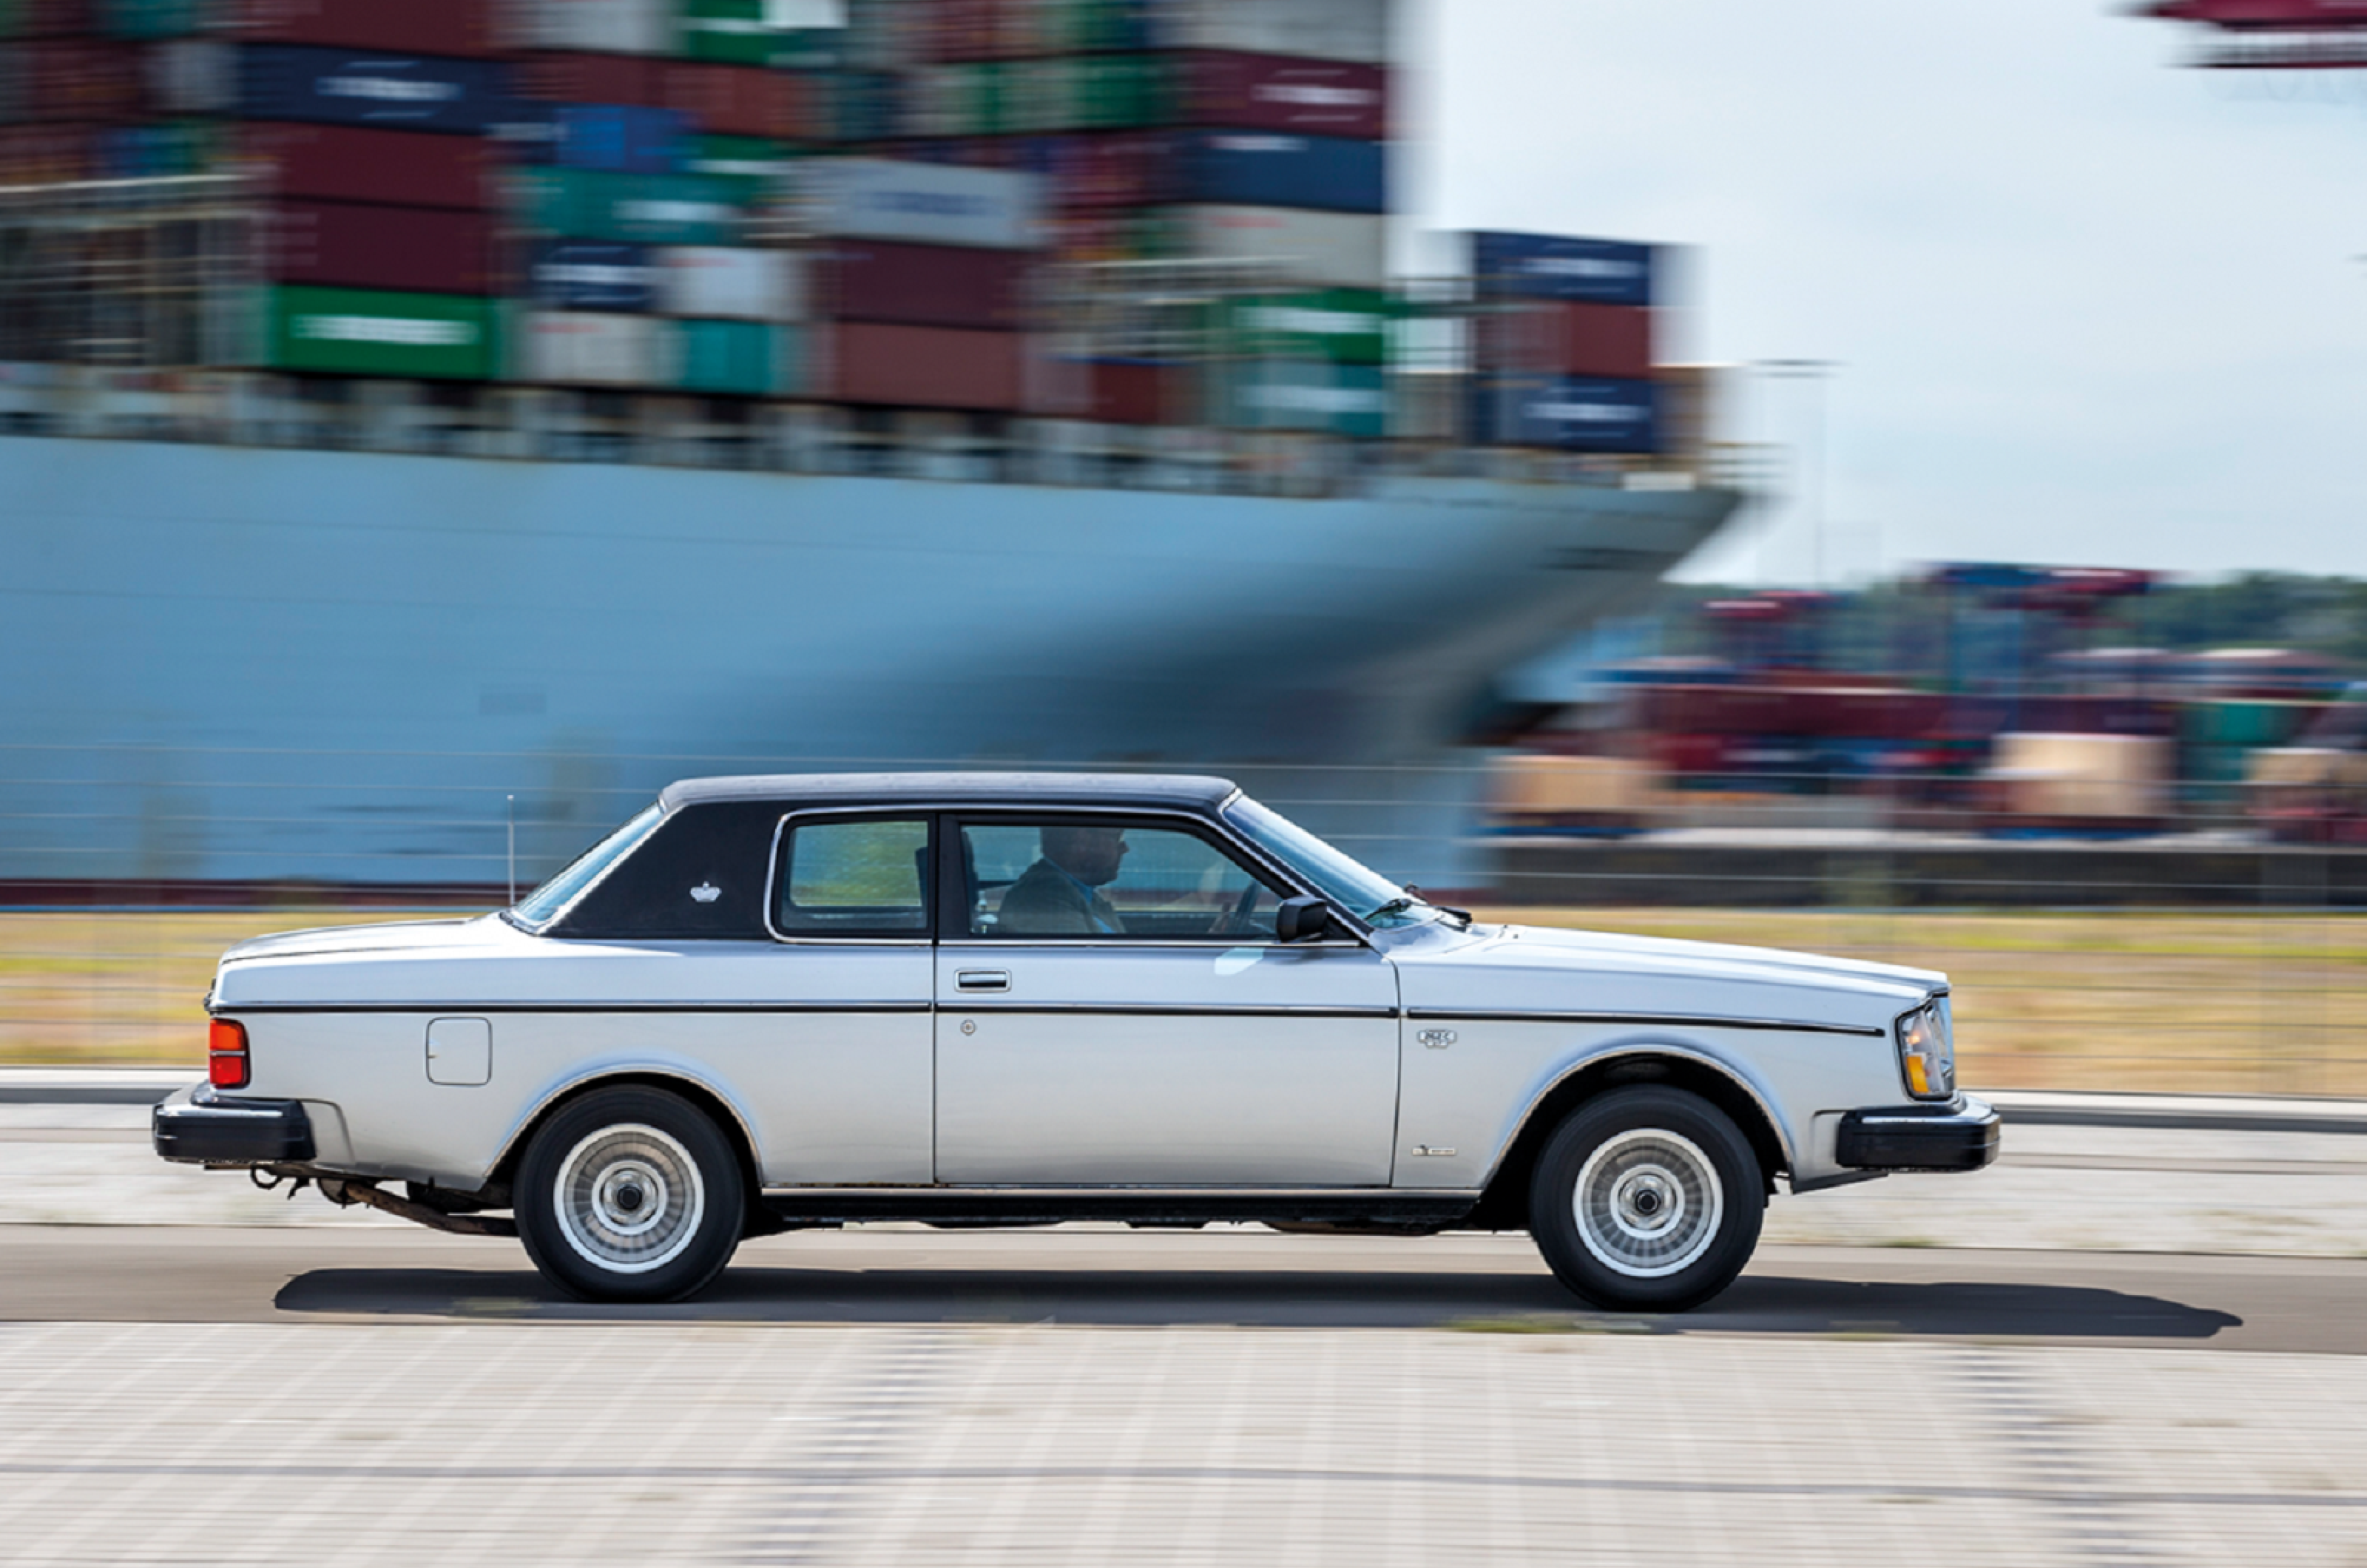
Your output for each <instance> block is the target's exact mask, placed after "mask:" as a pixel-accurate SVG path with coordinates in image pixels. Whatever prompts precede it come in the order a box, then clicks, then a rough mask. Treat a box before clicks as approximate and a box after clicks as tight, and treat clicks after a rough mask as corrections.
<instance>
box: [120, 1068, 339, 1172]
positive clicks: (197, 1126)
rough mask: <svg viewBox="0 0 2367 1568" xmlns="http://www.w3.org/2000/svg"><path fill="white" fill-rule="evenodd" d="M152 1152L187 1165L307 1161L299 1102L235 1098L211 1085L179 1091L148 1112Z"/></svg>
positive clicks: (306, 1129) (307, 1130)
mask: <svg viewBox="0 0 2367 1568" xmlns="http://www.w3.org/2000/svg"><path fill="white" fill-rule="evenodd" d="M148 1131H149V1136H150V1138H151V1140H152V1141H153V1143H154V1144H155V1145H156V1153H157V1154H158V1155H160V1156H163V1157H164V1158H165V1159H169V1160H180V1161H184V1162H186V1163H187V1164H191V1165H279V1164H294V1163H300V1162H302V1161H305V1160H309V1159H311V1157H312V1154H313V1149H312V1122H311V1118H309V1117H307V1116H306V1115H305V1114H304V1106H303V1103H302V1101H300V1100H236V1099H232V1098H231V1097H230V1096H227V1095H222V1094H217V1093H216V1092H215V1091H214V1089H213V1087H212V1086H211V1085H210V1084H198V1085H197V1086H195V1087H194V1088H190V1089H182V1090H181V1091H180V1092H178V1093H177V1094H175V1095H174V1096H173V1097H172V1098H171V1099H170V1100H165V1101H164V1103H163V1104H161V1105H159V1106H157V1107H156V1109H155V1110H154V1111H151V1112H149V1116H148Z"/></svg>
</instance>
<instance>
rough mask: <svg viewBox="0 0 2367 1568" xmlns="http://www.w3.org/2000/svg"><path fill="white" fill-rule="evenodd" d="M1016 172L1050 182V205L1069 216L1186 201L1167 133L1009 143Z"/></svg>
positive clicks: (1102, 133) (1100, 133)
mask: <svg viewBox="0 0 2367 1568" xmlns="http://www.w3.org/2000/svg"><path fill="white" fill-rule="evenodd" d="M1007 145H1009V146H1010V148H1011V149H1012V153H1013V156H1014V160H1015V162H1014V167H1017V168H1021V169H1024V170H1025V171H1027V172H1028V173H1030V174H1035V175H1042V176H1043V177H1044V180H1045V199H1046V201H1047V202H1048V204H1049V205H1050V206H1051V207H1052V208H1053V209H1056V210H1058V211H1060V212H1066V213H1074V212H1092V211H1100V210H1104V209H1110V208H1125V207H1150V206H1155V205H1158V204H1160V203H1163V202H1172V201H1177V200H1180V199H1182V195H1183V191H1182V185H1181V182H1180V181H1179V179H1178V177H1177V162H1176V146H1177V142H1176V138H1175V136H1174V134H1173V133H1172V132H1171V131H1163V130H1104V131H1089V132H1081V133H1077V134H1074V135H1069V136H1031V137H1025V138H1020V139H1018V140H1016V141H1013V142H1010V143H1008V144H1007Z"/></svg>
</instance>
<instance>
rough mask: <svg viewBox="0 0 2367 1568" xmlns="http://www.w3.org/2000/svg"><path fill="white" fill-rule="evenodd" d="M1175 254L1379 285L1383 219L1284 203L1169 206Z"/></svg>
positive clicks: (1306, 279) (1310, 278)
mask: <svg viewBox="0 0 2367 1568" xmlns="http://www.w3.org/2000/svg"><path fill="white" fill-rule="evenodd" d="M1169 211H1170V212H1171V213H1172V217H1173V220H1175V221H1176V222H1177V224H1178V225H1179V228H1178V231H1177V237H1176V239H1175V241H1174V243H1175V244H1176V245H1177V247H1178V254H1183V255H1192V256H1208V257H1212V258H1217V259H1221V260H1227V261H1257V262H1264V263H1267V264H1270V265H1273V266H1274V267H1275V268H1276V269H1277V270H1278V271H1279V272H1280V273H1281V274H1282V276H1285V277H1286V278H1288V279H1289V280H1290V281H1292V282H1296V283H1312V284H1320V285H1338V286H1340V287H1342V288H1386V287H1387V284H1388V257H1389V243H1388V220H1387V219H1386V218H1379V217H1372V216H1367V215H1365V214H1362V213H1348V212H1306V211H1297V210H1294V209H1289V208H1283V207H1215V206H1195V207H1179V208H1173V209H1169Z"/></svg>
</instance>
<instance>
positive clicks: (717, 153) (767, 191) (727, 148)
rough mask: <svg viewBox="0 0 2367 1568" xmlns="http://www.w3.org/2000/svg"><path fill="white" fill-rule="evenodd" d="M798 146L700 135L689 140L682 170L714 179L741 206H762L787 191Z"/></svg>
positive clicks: (755, 138) (754, 139) (752, 137)
mask: <svg viewBox="0 0 2367 1568" xmlns="http://www.w3.org/2000/svg"><path fill="white" fill-rule="evenodd" d="M796 155H797V149H796V148H795V147H794V146H792V145H791V144H790V143H788V142H787V141H774V140H772V139H770V138H768V137H761V136H700V137H694V138H693V139H692V140H691V143H690V154H689V158H688V160H687V161H686V162H685V164H684V165H683V172H684V173H685V174H692V175H700V176H701V177H703V178H706V179H709V180H713V181H714V182H716V184H717V185H718V186H720V187H722V188H725V189H728V190H729V191H730V193H731V199H732V200H733V201H734V202H736V203H737V204H739V205H740V206H742V207H762V206H765V205H767V204H769V203H771V202H774V201H776V200H778V199H779V198H780V197H781V195H782V194H783V192H784V191H785V190H786V188H787V186H786V183H785V182H786V181H787V176H788V172H789V164H790V162H791V161H792V160H793V159H794V158H795V157H796Z"/></svg>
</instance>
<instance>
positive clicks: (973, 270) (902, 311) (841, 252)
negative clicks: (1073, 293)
mask: <svg viewBox="0 0 2367 1568" xmlns="http://www.w3.org/2000/svg"><path fill="white" fill-rule="evenodd" d="M1035 259H1036V258H1035V257H1034V256H1032V255H1030V254H1027V253H1026V252H1025V251H989V250H978V249H973V248H971V247H969V246H966V245H908V244H893V243H887V242H884V241H855V240H847V241H841V242H839V243H836V244H834V245H832V247H831V248H830V249H829V251H827V252H826V253H824V254H823V255H822V257H821V265H820V270H819V273H818V275H817V278H816V282H817V285H818V287H819V289H820V292H819V294H818V295H817V299H819V300H820V301H821V309H822V310H823V312H824V313H825V314H828V315H832V316H835V317H837V318H839V319H840V320H842V321H884V322H890V323H897V324H900V325H904V326H915V327H968V328H976V329H980V330H984V331H993V332H1016V331H1018V330H1019V329H1020V328H1022V327H1025V326H1026V325H1027V324H1028V319H1027V286H1028V281H1029V278H1030V276H1031V273H1032V269H1033V265H1034V262H1035Z"/></svg>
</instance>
